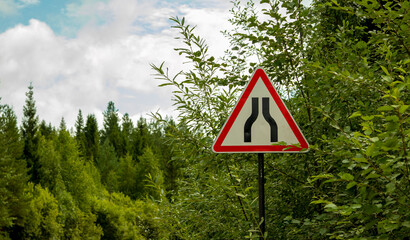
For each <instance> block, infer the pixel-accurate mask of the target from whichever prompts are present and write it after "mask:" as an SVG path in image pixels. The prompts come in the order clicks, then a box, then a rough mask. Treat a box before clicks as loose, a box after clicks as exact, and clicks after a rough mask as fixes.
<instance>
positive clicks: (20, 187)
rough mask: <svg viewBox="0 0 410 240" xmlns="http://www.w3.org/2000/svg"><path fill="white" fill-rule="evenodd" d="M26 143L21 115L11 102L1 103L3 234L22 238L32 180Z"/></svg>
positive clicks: (0, 207) (0, 213)
mask: <svg viewBox="0 0 410 240" xmlns="http://www.w3.org/2000/svg"><path fill="white" fill-rule="evenodd" d="M22 154H23V143H22V141H21V138H20V133H19V130H18V127H17V117H16V115H15V114H14V112H13V110H12V109H11V108H10V107H9V106H8V105H0V237H1V238H8V237H10V238H18V236H19V232H20V231H21V229H22V228H23V226H24V223H25V222H26V221H27V220H28V219H27V218H28V198H27V197H26V195H25V194H24V188H25V185H26V184H27V181H28V176H27V169H26V164H25V161H24V160H23V159H22Z"/></svg>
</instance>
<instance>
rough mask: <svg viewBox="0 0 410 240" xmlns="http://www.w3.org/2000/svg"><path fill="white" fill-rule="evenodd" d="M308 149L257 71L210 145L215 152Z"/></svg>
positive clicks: (267, 81) (277, 98) (280, 103)
mask: <svg viewBox="0 0 410 240" xmlns="http://www.w3.org/2000/svg"><path fill="white" fill-rule="evenodd" d="M308 149H309V144H308V142H307V141H306V139H305V137H304V136H303V134H302V132H301V131H300V129H299V127H298V125H297V124H296V122H295V120H294V119H293V117H292V115H291V114H290V113H289V110H288V109H287V108H286V106H285V104H284V103H283V101H282V99H281V98H280V97H279V95H278V93H277V92H276V90H275V88H274V87H273V85H272V83H271V82H270V80H269V78H268V76H267V75H266V73H265V72H264V71H263V69H261V68H259V69H257V70H256V71H255V73H254V74H253V76H252V78H251V80H250V81H249V83H248V85H247V86H246V87H245V90H244V91H243V93H242V95H241V97H240V98H239V100H238V103H237V104H236V106H235V108H234V109H233V111H232V113H231V115H230V116H229V117H228V120H227V121H226V123H225V125H224V126H223V128H222V130H221V132H220V133H219V135H218V137H217V138H216V140H215V142H214V144H213V146H212V150H213V151H214V152H217V153H234V152H259V153H263V152H277V153H288V152H307V151H308Z"/></svg>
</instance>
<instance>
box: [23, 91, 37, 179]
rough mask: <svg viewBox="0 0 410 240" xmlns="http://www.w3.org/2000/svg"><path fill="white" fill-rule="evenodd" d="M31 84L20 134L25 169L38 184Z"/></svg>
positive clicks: (35, 130) (35, 127) (33, 101)
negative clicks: (21, 134) (22, 140)
mask: <svg viewBox="0 0 410 240" xmlns="http://www.w3.org/2000/svg"><path fill="white" fill-rule="evenodd" d="M33 88H34V87H33V84H32V83H30V85H29V87H28V89H29V91H28V92H27V93H26V97H27V98H26V105H25V106H24V107H23V114H24V116H23V121H22V125H23V126H22V133H23V139H24V150H23V154H24V158H25V159H26V161H27V167H29V169H30V170H29V174H30V175H31V180H32V181H34V182H38V176H37V175H38V173H37V169H38V167H39V166H38V158H37V144H38V138H37V130H38V121H39V120H38V116H37V115H36V112H37V109H36V104H35V103H36V102H35V100H34V98H33V94H34V92H33Z"/></svg>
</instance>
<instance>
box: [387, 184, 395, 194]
mask: <svg viewBox="0 0 410 240" xmlns="http://www.w3.org/2000/svg"><path fill="white" fill-rule="evenodd" d="M395 189H396V183H395V182H390V183H388V184H386V193H392V192H393V191H394V190H395Z"/></svg>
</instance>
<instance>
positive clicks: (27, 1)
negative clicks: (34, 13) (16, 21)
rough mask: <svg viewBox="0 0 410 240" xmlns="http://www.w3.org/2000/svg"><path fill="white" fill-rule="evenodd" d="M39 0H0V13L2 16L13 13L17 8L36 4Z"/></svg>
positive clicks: (15, 12)
mask: <svg viewBox="0 0 410 240" xmlns="http://www.w3.org/2000/svg"><path fill="white" fill-rule="evenodd" d="M39 2H40V1H39V0H17V1H15V0H1V1H0V13H1V14H3V16H4V17H7V16H10V15H15V14H17V13H18V11H19V9H21V8H24V7H27V6H29V5H34V4H38V3H39Z"/></svg>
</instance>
